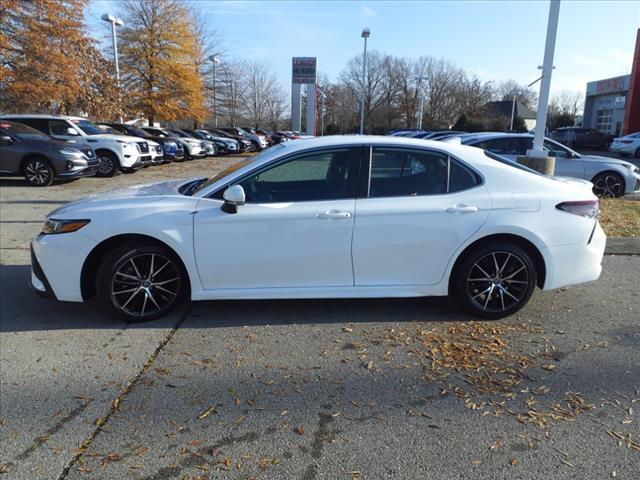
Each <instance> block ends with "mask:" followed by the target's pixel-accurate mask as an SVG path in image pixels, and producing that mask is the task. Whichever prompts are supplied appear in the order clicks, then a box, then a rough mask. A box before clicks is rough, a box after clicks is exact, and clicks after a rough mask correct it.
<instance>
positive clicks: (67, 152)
mask: <svg viewBox="0 0 640 480" xmlns="http://www.w3.org/2000/svg"><path fill="white" fill-rule="evenodd" d="M56 152H58V153H59V154H60V155H64V156H65V157H82V155H84V154H83V153H82V152H80V151H78V150H71V149H70V148H56Z"/></svg>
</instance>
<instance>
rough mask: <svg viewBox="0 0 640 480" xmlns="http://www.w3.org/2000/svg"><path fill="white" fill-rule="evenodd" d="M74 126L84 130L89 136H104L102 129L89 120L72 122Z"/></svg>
mask: <svg viewBox="0 0 640 480" xmlns="http://www.w3.org/2000/svg"><path fill="white" fill-rule="evenodd" d="M71 121H72V122H73V124H74V125H76V126H77V127H78V128H80V130H82V131H83V132H84V133H86V134H87V135H102V134H103V133H104V131H103V130H101V129H100V127H98V126H97V125H95V124H94V123H92V122H90V121H89V120H71Z"/></svg>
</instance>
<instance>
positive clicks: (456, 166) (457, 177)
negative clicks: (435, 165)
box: [449, 158, 480, 193]
mask: <svg viewBox="0 0 640 480" xmlns="http://www.w3.org/2000/svg"><path fill="white" fill-rule="evenodd" d="M450 162H451V163H450V165H449V193H452V192H459V191H462V190H468V189H469V188H473V187H475V186H476V185H479V184H480V178H478V175H477V174H475V173H474V172H473V171H472V170H470V169H469V168H467V167H465V166H464V165H462V164H460V163H458V162H457V161H456V160H454V159H452V158H450Z"/></svg>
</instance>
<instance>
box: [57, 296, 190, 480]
mask: <svg viewBox="0 0 640 480" xmlns="http://www.w3.org/2000/svg"><path fill="white" fill-rule="evenodd" d="M189 311H190V307H187V308H186V310H185V311H184V312H183V313H182V315H181V316H180V319H179V320H178V321H177V323H176V324H175V325H174V327H173V328H172V329H171V330H170V331H169V333H168V334H167V335H166V336H165V337H164V338H163V339H162V340H161V341H160V343H159V344H158V346H157V347H156V349H155V350H154V351H153V353H152V354H151V355H150V356H149V358H148V359H147V361H146V362H145V363H144V365H143V366H142V368H141V369H140V371H138V373H136V374H135V375H134V376H133V378H131V379H130V380H129V382H128V383H127V385H126V386H125V387H124V388H123V389H122V391H121V392H120V393H119V394H118V396H117V397H116V398H115V399H114V400H113V402H111V407H110V408H109V412H108V413H107V414H106V415H105V416H104V417H102V418H98V419H96V425H97V426H96V428H95V430H93V432H91V434H90V435H89V437H88V438H87V439H86V440H84V441H83V442H81V443H80V445H79V446H78V448H77V449H76V453H75V455H74V456H73V458H72V459H71V460H70V461H69V462H68V463H67V465H65V467H64V468H63V469H62V472H61V473H60V475H59V476H58V478H57V480H64V479H65V478H67V475H69V472H70V471H71V469H72V468H73V466H74V465H75V464H76V463H77V462H78V460H79V459H80V457H82V455H83V454H84V452H85V451H86V450H87V448H89V446H90V445H91V443H92V442H93V441H94V440H95V438H96V437H97V436H98V434H99V433H100V432H101V431H102V430H103V429H104V427H105V426H106V425H107V424H108V423H109V420H110V419H111V417H112V416H113V414H114V413H116V412H117V411H118V410H119V409H120V405H121V404H122V402H123V401H124V400H125V399H126V398H127V395H128V394H129V392H130V391H131V390H132V389H133V387H135V385H136V384H137V383H138V381H139V380H140V378H141V377H142V376H143V375H144V374H145V373H146V372H147V371H148V370H149V369H150V368H151V366H152V365H153V363H154V362H155V360H156V358H158V355H160V352H161V351H162V349H163V348H164V347H165V346H166V345H167V343H169V342H170V341H171V339H172V338H173V336H174V335H175V333H176V332H177V331H178V329H179V328H180V326H181V325H182V323H183V322H184V320H185V319H186V318H187V316H188V315H189Z"/></svg>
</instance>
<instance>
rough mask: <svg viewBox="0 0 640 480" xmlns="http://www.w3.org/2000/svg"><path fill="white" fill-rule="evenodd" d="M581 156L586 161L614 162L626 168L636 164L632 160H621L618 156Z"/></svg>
mask: <svg viewBox="0 0 640 480" xmlns="http://www.w3.org/2000/svg"><path fill="white" fill-rule="evenodd" d="M580 158H581V159H582V160H584V161H585V162H598V163H603V162H604V163H613V164H616V165H621V166H623V167H625V168H629V167H630V166H632V167H633V166H635V165H633V163H631V162H626V161H624V160H619V159H617V158H611V157H603V156H601V155H580Z"/></svg>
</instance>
